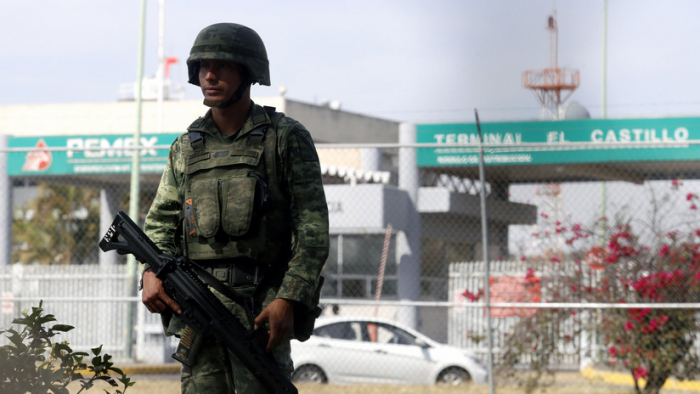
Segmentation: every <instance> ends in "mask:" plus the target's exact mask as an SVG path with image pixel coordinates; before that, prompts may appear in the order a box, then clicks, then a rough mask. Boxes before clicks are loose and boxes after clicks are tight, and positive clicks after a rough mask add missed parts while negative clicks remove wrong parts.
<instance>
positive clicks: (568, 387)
mask: <svg viewBox="0 0 700 394" xmlns="http://www.w3.org/2000/svg"><path fill="white" fill-rule="evenodd" d="M135 380H136V385H135V386H133V387H130V388H129V389H128V390H127V392H126V394H179V393H180V382H178V381H176V380H172V379H169V380H165V379H164V378H163V377H162V376H161V377H160V378H159V375H140V376H138V377H137V378H136V379H135ZM297 387H298V388H299V393H300V394H388V393H391V394H453V393H455V394H456V393H462V394H488V393H489V387H488V385H486V384H467V385H462V386H456V387H448V386H444V385H436V386H408V385H379V384H377V385H360V384H352V385H335V384H300V385H298V386H297ZM103 388H106V387H102V386H96V387H94V388H93V389H91V390H90V391H89V392H88V393H91V394H97V393H102V394H104V391H102V389H103ZM77 391H78V390H77V389H74V390H72V391H71V393H77ZM523 392H524V390H523V389H522V388H520V387H518V386H517V385H514V384H511V385H506V384H499V383H498V381H497V385H496V394H511V393H523ZM537 393H546V394H633V393H634V390H633V388H632V387H629V386H621V385H614V384H609V383H604V382H601V381H594V380H591V379H587V378H585V377H583V376H581V374H579V373H576V372H560V373H557V374H556V376H555V379H554V382H553V384H552V385H551V386H549V387H547V388H546V389H545V390H544V391H541V390H540V391H537ZM662 393H663V394H680V393H686V394H687V393H689V392H687V391H683V392H681V391H671V390H662Z"/></svg>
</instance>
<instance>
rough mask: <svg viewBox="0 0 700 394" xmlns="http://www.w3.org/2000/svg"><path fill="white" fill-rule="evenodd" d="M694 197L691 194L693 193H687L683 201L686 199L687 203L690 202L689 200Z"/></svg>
mask: <svg viewBox="0 0 700 394" xmlns="http://www.w3.org/2000/svg"><path fill="white" fill-rule="evenodd" d="M695 197H696V195H695V194H693V193H688V195H687V196H685V199H686V200H687V201H690V200H692V199H694V198H695Z"/></svg>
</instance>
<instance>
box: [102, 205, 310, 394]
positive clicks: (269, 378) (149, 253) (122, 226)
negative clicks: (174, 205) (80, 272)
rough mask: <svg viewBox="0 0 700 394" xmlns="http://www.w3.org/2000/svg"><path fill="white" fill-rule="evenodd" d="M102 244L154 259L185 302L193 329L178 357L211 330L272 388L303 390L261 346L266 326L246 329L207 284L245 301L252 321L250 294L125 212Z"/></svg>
mask: <svg viewBox="0 0 700 394" xmlns="http://www.w3.org/2000/svg"><path fill="white" fill-rule="evenodd" d="M120 238H121V239H120ZM100 249H102V251H104V252H106V251H109V250H116V251H117V253H119V254H133V255H134V256H135V257H136V259H137V260H139V261H140V262H142V263H148V264H149V265H150V267H151V269H153V270H154V271H155V273H156V276H157V277H158V278H159V279H160V280H162V281H163V287H164V289H165V292H166V293H167V294H168V296H170V298H172V299H173V300H174V301H175V302H176V303H177V304H178V305H179V306H180V309H181V310H182V313H181V314H180V319H182V320H183V321H184V322H185V323H186V324H187V326H188V329H187V330H189V332H188V331H187V330H186V332H185V334H184V335H183V336H182V339H181V341H180V346H179V347H178V351H177V353H176V354H173V358H175V359H176V360H178V361H180V362H182V363H184V364H186V365H188V364H189V363H190V362H191V357H189V356H191V355H192V354H191V353H195V352H196V350H195V348H197V347H198V346H200V345H201V341H202V337H203V335H205V334H207V333H211V334H214V335H215V336H216V337H217V338H218V339H219V340H220V341H221V343H222V344H223V345H224V346H225V347H226V348H227V349H228V350H230V351H231V352H232V353H233V354H235V355H236V357H238V359H239V360H241V362H242V363H243V364H244V365H245V366H246V368H248V370H250V372H251V373H252V374H253V375H254V376H255V377H256V378H257V379H258V380H259V381H260V383H261V384H262V385H263V386H265V388H266V389H267V390H268V391H270V392H271V393H294V394H297V388H296V387H294V385H293V384H292V382H290V381H289V379H287V377H286V376H285V375H284V374H283V373H282V371H281V370H280V369H279V367H278V366H277V364H276V363H275V361H274V359H273V358H272V355H271V354H266V353H265V352H264V350H263V349H264V348H263V347H261V343H263V341H264V342H266V340H265V339H264V337H266V334H265V332H264V327H263V328H261V329H258V330H257V331H252V330H248V329H246V328H245V326H243V324H242V323H241V322H240V321H239V320H238V319H237V318H236V317H235V316H234V315H233V314H232V313H231V312H230V311H229V310H228V309H227V308H226V306H225V305H224V304H223V303H222V302H221V300H219V298H217V297H216V296H215V295H214V293H212V292H211V290H210V289H209V288H208V286H207V285H209V286H212V287H214V288H215V289H216V290H217V291H220V292H222V293H223V294H224V295H226V296H227V297H229V298H232V299H233V300H234V301H235V302H237V303H239V304H240V305H242V306H243V307H244V309H245V310H246V314H247V316H248V320H249V321H250V323H251V327H252V326H253V325H252V319H253V315H252V311H251V308H250V305H249V304H248V302H249V301H248V300H247V299H245V298H244V297H242V296H240V295H239V294H237V293H236V292H235V291H234V290H233V289H230V288H228V287H226V286H225V285H223V284H221V282H219V281H216V280H215V281H214V282H216V283H214V282H211V281H210V279H211V278H213V276H211V274H209V273H208V272H207V271H205V270H204V269H203V268H201V267H200V266H198V265H197V264H195V263H194V262H192V261H191V260H189V259H187V258H186V257H177V258H176V257H173V256H170V255H167V254H164V253H163V252H162V251H161V250H160V249H159V248H158V247H157V246H156V245H155V244H154V243H153V241H151V240H150V239H149V238H148V237H147V236H146V234H144V233H143V231H141V229H140V228H139V227H138V226H137V225H136V223H134V222H133V221H132V220H131V218H129V216H127V215H126V214H125V213H124V212H119V213H118V214H117V216H116V218H115V219H114V222H113V223H112V225H111V226H110V228H109V230H107V233H106V234H105V236H104V237H103V238H102V241H100ZM203 278H204V280H203ZM205 282H206V283H205ZM210 282H211V283H210ZM217 284H218V285H217ZM217 286H218V287H217Z"/></svg>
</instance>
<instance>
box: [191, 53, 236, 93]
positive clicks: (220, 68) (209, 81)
mask: <svg viewBox="0 0 700 394" xmlns="http://www.w3.org/2000/svg"><path fill="white" fill-rule="evenodd" d="M240 84H241V75H240V73H239V72H238V67H237V66H236V64H235V63H233V62H225V61H221V60H202V61H201V62H200V64H199V85H200V86H201V87H202V94H204V100H205V101H209V102H211V103H222V102H225V101H226V100H228V99H230V98H231V96H233V94H234V93H235V91H236V89H238V85H240Z"/></svg>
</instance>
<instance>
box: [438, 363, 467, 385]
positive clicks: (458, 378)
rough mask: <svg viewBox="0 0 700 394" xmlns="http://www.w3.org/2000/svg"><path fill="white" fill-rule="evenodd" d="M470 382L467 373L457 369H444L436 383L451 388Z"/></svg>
mask: <svg viewBox="0 0 700 394" xmlns="http://www.w3.org/2000/svg"><path fill="white" fill-rule="evenodd" d="M470 380H472V377H471V376H469V372H467V371H465V370H463V369H462V368H459V367H449V368H445V369H444V370H443V371H442V372H440V375H438V378H437V382H438V383H444V384H449V385H451V386H456V385H458V384H465V383H468V382H469V381H470Z"/></svg>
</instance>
